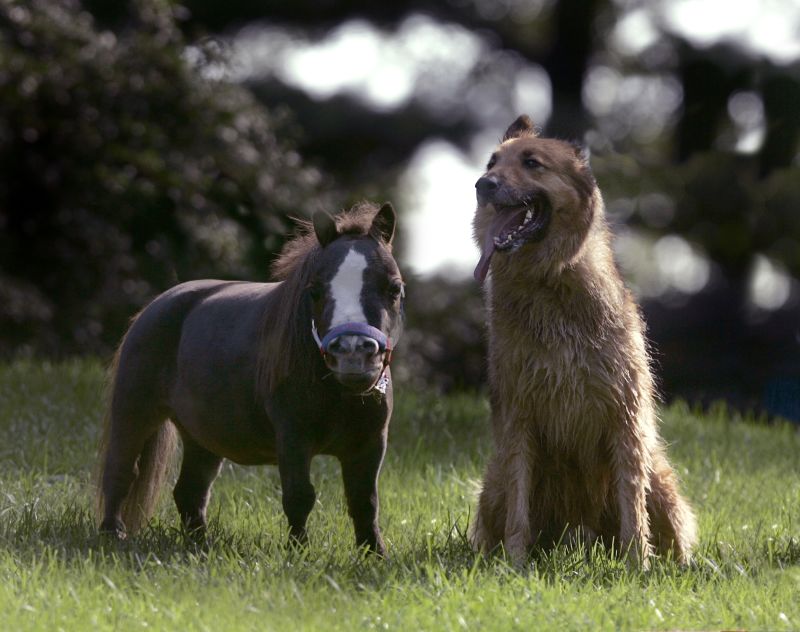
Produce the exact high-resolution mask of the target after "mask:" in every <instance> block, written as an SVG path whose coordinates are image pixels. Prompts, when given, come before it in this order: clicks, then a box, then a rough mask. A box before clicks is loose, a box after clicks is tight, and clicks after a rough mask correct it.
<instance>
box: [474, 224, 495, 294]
mask: <svg viewBox="0 0 800 632" xmlns="http://www.w3.org/2000/svg"><path fill="white" fill-rule="evenodd" d="M493 254H494V235H493V234H492V231H487V232H486V237H485V238H484V240H483V248H481V258H480V260H479V261H478V265H476V266H475V272H473V273H472V275H473V276H474V277H475V280H476V281H477V282H478V283H480V284H483V282H484V281H485V280H486V275H487V274H489V264H490V263H491V262H492V255H493Z"/></svg>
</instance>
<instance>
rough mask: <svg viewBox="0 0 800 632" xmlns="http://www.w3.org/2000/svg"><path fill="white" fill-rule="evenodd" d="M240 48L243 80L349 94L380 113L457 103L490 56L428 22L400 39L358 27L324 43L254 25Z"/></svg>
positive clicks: (457, 31) (410, 27)
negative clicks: (433, 102)
mask: <svg viewBox="0 0 800 632" xmlns="http://www.w3.org/2000/svg"><path fill="white" fill-rule="evenodd" d="M232 47H233V52H232V59H231V72H232V75H233V78H234V79H235V80H238V81H245V80H253V79H255V80H258V79H263V78H265V77H268V76H270V75H275V76H277V77H278V78H279V79H280V80H281V81H284V82H285V83H287V84H288V85H291V86H293V87H296V88H300V89H302V90H304V91H305V92H307V93H308V94H309V95H311V96H312V97H314V98H315V99H327V98H330V97H332V96H334V95H336V94H339V93H342V92H345V93H349V94H352V95H353V96H355V97H356V98H358V99H361V100H363V101H364V102H365V103H366V104H368V105H369V106H371V107H373V108H375V109H378V110H391V109H396V108H399V107H402V106H403V105H405V104H406V103H407V102H408V101H409V100H410V99H411V98H412V97H413V96H414V95H415V94H422V95H423V96H425V95H428V96H430V97H432V98H435V96H436V95H434V94H433V93H434V91H435V92H436V93H437V94H439V95H450V97H448V98H452V91H453V89H454V88H455V87H456V86H458V85H459V84H460V83H461V82H463V81H464V79H465V78H466V76H467V74H468V73H469V72H470V71H471V70H472V68H473V66H474V65H475V64H476V62H477V60H478V58H479V57H480V56H481V55H482V54H484V53H485V52H486V50H487V46H486V44H485V43H484V41H483V40H482V38H481V37H480V36H479V35H477V34H475V33H472V32H470V31H468V30H467V29H465V28H463V27H461V26H457V25H453V24H442V23H440V22H436V21H434V20H432V19H431V18H429V17H426V16H422V15H411V16H410V17H408V18H406V19H405V20H404V21H403V22H402V23H401V24H400V25H399V27H398V28H397V30H396V31H395V32H394V33H388V32H385V31H382V30H380V29H378V28H376V27H375V26H373V25H372V24H370V23H369V22H365V21H363V20H350V21H348V22H345V23H344V24H342V25H341V26H339V27H337V28H336V29H334V30H333V31H331V32H329V33H328V34H327V35H326V36H325V37H324V38H322V39H321V40H319V41H314V40H310V39H307V38H304V37H301V36H299V35H297V34H293V33H291V32H289V31H285V30H283V29H280V28H278V27H275V26H273V25H269V24H261V25H255V26H253V25H251V26H248V27H246V28H244V29H242V30H241V31H240V32H239V33H238V34H237V35H236V36H235V37H234V39H233V43H232ZM445 69H446V71H445ZM439 98H442V97H441V96H440V97H439Z"/></svg>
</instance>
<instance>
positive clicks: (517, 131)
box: [502, 114, 536, 142]
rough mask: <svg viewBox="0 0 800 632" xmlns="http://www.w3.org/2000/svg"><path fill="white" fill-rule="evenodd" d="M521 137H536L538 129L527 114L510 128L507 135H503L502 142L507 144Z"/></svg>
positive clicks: (520, 117)
mask: <svg viewBox="0 0 800 632" xmlns="http://www.w3.org/2000/svg"><path fill="white" fill-rule="evenodd" d="M520 136H536V128H535V127H534V126H533V121H531V119H530V117H529V116H528V115H527V114H522V115H521V116H519V118H517V120H516V121H514V122H513V123H512V124H511V125H509V126H508V129H507V130H506V133H505V134H503V140H502V142H506V141H507V140H509V139H511V138H519V137H520Z"/></svg>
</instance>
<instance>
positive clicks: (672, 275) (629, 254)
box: [615, 229, 711, 298]
mask: <svg viewBox="0 0 800 632" xmlns="http://www.w3.org/2000/svg"><path fill="white" fill-rule="evenodd" d="M615 250H616V254H617V258H618V260H619V264H620V267H621V268H622V271H623V273H624V274H625V276H626V277H627V279H628V280H629V282H630V283H631V285H632V287H633V290H634V292H635V293H636V294H637V295H638V296H640V297H643V298H653V297H659V296H663V295H669V294H675V293H678V294H683V295H689V294H696V293H697V292H700V291H701V290H702V289H703V288H705V287H706V285H707V284H708V281H709V279H710V277H711V262H710V260H709V259H708V257H707V256H706V255H705V253H703V251H702V250H701V249H700V248H699V247H698V246H696V245H694V244H691V243H689V242H688V241H686V240H685V239H683V238H682V237H680V236H678V235H665V236H664V237H661V238H660V239H653V238H652V237H650V236H649V235H648V234H647V233H645V232H643V231H639V230H635V229H624V230H622V231H621V232H620V234H619V236H618V237H617V240H616V242H615Z"/></svg>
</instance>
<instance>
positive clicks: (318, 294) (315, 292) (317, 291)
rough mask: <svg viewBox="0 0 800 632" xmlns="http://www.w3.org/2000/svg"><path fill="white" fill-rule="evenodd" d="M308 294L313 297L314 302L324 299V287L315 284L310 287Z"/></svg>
mask: <svg viewBox="0 0 800 632" xmlns="http://www.w3.org/2000/svg"><path fill="white" fill-rule="evenodd" d="M308 293H309V294H310V295H311V299H312V300H314V301H318V300H319V299H321V298H322V294H323V292H322V286H321V285H320V284H319V283H313V284H312V285H309V286H308Z"/></svg>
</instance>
